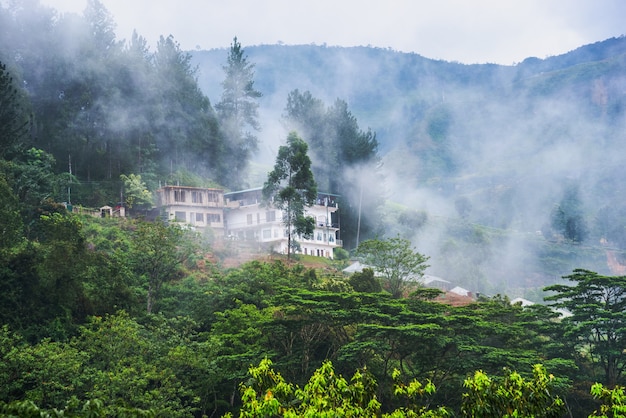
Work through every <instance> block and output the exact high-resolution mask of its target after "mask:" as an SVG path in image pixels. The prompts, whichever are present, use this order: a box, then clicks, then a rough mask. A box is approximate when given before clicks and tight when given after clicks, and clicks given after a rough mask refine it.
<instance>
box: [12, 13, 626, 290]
mask: <svg viewBox="0 0 626 418" xmlns="http://www.w3.org/2000/svg"><path fill="white" fill-rule="evenodd" d="M17 9H19V10H18V12H11V13H12V15H11V18H12V19H15V20H16V21H19V19H22V21H19V22H20V23H19V24H15V25H14V26H13V27H10V28H11V29H9V30H5V31H4V32H2V33H1V34H0V42H1V43H0V46H2V47H3V49H2V51H5V52H3V54H2V56H1V58H2V59H4V60H12V61H14V62H13V64H14V65H13V66H14V67H16V68H17V67H19V66H20V65H21V66H22V67H23V68H22V73H20V76H23V77H24V85H25V86H26V89H27V90H28V91H29V93H30V94H31V95H32V97H33V100H35V105H36V106H39V108H38V109H37V110H38V111H42V110H41V109H42V108H45V109H46V110H47V111H48V113H46V117H48V119H44V120H42V121H40V125H39V126H38V127H37V129H38V133H39V134H40V135H39V136H37V137H36V138H35V145H38V146H42V147H47V149H49V150H52V151H54V152H57V153H58V155H61V156H62V161H63V162H62V163H59V164H60V165H61V164H62V165H65V164H66V163H65V161H66V155H67V153H68V151H71V152H72V153H75V152H82V153H83V155H82V157H83V159H82V160H81V155H78V156H75V157H74V156H73V157H72V158H73V159H74V161H76V163H75V164H76V166H75V167H74V173H77V174H79V175H81V176H83V178H91V177H93V178H97V181H100V182H101V183H100V184H107V185H111V186H110V187H116V186H114V185H113V184H114V183H113V179H116V178H117V177H119V174H122V173H125V172H126V171H127V170H130V168H129V167H131V168H133V169H135V168H137V167H138V168H139V169H141V170H145V172H146V177H147V178H148V176H149V175H152V176H153V177H151V178H148V180H149V181H151V182H152V186H154V185H155V184H158V183H159V182H166V181H168V180H169V181H171V177H170V178H168V176H167V175H168V174H171V172H173V171H175V168H176V167H183V168H185V169H186V170H187V171H188V172H190V173H194V174H197V175H199V176H205V177H209V176H210V175H211V174H213V173H215V172H217V171H218V170H217V168H223V167H229V166H232V167H233V170H234V171H237V173H236V174H237V175H240V176H244V175H245V176H246V177H247V179H246V180H247V182H248V184H249V186H251V187H256V186H260V185H261V184H262V182H263V181H264V175H265V174H266V173H267V172H268V171H269V170H271V167H272V165H273V163H274V159H275V156H276V152H277V150H278V147H279V146H281V145H283V144H284V141H285V139H286V137H287V133H288V130H289V129H291V128H292V126H289V125H288V124H286V123H285V120H284V111H285V106H286V104H287V97H288V94H289V93H290V92H292V91H294V90H296V89H297V90H299V91H300V92H310V93H311V95H312V96H313V97H314V98H316V99H319V100H321V101H322V102H323V103H324V105H325V106H326V107H331V106H333V104H334V103H335V102H336V100H338V99H339V100H342V101H345V103H347V106H348V110H349V112H351V114H352V115H353V116H354V117H355V118H356V120H357V121H358V126H359V128H360V129H361V130H362V131H366V130H367V129H371V130H372V131H374V132H375V133H376V139H377V141H378V157H379V158H378V159H375V161H371V163H370V164H369V165H366V166H363V165H362V164H361V165H355V166H352V167H348V166H347V164H341V162H340V163H339V164H337V166H336V167H331V168H332V170H334V176H335V177H334V178H335V179H338V180H337V181H341V182H343V183H342V184H347V185H349V186H350V187H348V188H347V189H346V191H345V192H344V194H343V196H342V198H343V199H344V202H347V205H348V207H347V208H346V207H345V206H344V210H347V209H349V210H352V211H354V210H356V208H357V207H358V208H359V210H360V214H361V217H362V221H363V225H366V226H367V227H365V226H364V227H363V230H358V231H357V235H356V237H354V236H351V237H350V240H349V241H346V248H347V249H353V248H354V247H355V246H356V245H357V244H358V241H359V240H361V241H362V240H363V239H369V238H375V237H378V238H385V237H393V236H396V235H401V236H402V237H405V238H407V239H410V240H411V241H412V243H413V244H414V245H415V247H416V249H417V250H418V251H420V252H421V253H423V254H425V255H427V256H429V257H430V260H429V264H430V267H429V269H428V271H427V273H428V274H431V275H435V276H440V277H442V278H444V279H446V280H449V281H450V282H452V283H454V284H455V285H459V286H463V287H465V288H467V289H468V290H470V291H472V292H476V293H483V294H493V293H498V292H501V293H505V292H506V293H507V294H509V295H510V296H511V297H516V296H524V297H528V298H530V299H533V300H535V301H540V299H541V295H540V289H541V287H542V286H545V285H548V284H551V283H554V282H557V281H559V280H560V278H561V276H563V275H566V274H569V273H570V272H571V270H572V269H573V268H578V267H581V268H586V269H589V270H594V271H598V272H600V273H603V274H604V273H606V274H610V273H611V272H612V270H611V268H610V267H611V266H609V265H607V262H606V260H607V259H606V254H605V252H606V250H607V249H612V250H617V251H618V252H619V255H620V257H618V259H626V257H625V256H624V253H623V251H622V250H623V249H624V248H626V242H625V241H626V239H623V238H620V233H621V235H622V236H623V235H625V234H623V231H624V230H626V211H625V210H624V209H623V208H624V202H625V201H626V188H625V187H624V185H623V180H622V179H623V175H624V174H625V173H624V171H625V169H624V168H623V167H625V165H624V155H626V154H625V153H624V151H626V150H625V149H624V148H625V144H626V141H625V139H626V138H625V136H626V130H625V129H624V128H625V127H626V123H625V122H626V117H625V115H626V76H625V75H624V74H626V71H624V66H625V64H624V60H623V54H624V53H626V40H625V39H624V38H618V39H613V40H607V42H606V43H601V44H596V45H591V46H587V47H584V48H581V49H580V50H577V51H572V52H570V53H569V54H566V55H564V56H561V57H550V58H547V59H545V60H538V59H529V60H526V61H524V62H522V63H520V64H517V65H515V66H500V65H493V64H484V65H463V64H458V63H453V62H446V61H440V60H432V59H429V58H427V57H422V56H420V55H417V54H406V53H401V52H398V51H393V50H390V49H380V48H366V47H355V48H340V47H326V46H323V45H322V46H316V45H300V46H284V45H264V46H247V45H246V44H245V42H246V40H245V39H240V40H239V41H240V42H242V46H243V49H244V51H245V54H246V56H247V60H248V61H249V62H250V63H252V64H254V65H255V88H256V89H258V90H259V91H261V92H262V93H263V96H262V97H261V98H260V99H259V100H258V104H259V122H260V125H261V130H260V131H259V132H255V133H254V134H255V135H256V136H257V137H258V140H259V142H258V149H257V150H256V151H255V153H254V154H253V155H252V158H251V162H252V163H253V167H252V169H248V170H247V171H246V172H243V171H244V169H245V167H244V166H243V165H241V166H236V167H235V165H236V164H237V163H238V160H243V159H245V158H242V157H241V155H239V154H237V153H234V152H230V149H228V148H226V151H221V152H222V153H221V154H217V153H216V152H213V151H214V149H220V147H219V146H217V145H216V144H215V141H216V138H217V135H213V134H214V131H215V130H216V129H217V128H215V127H214V126H213V125H212V124H214V123H215V115H214V113H213V107H214V106H215V104H216V103H218V102H219V101H220V99H221V92H222V85H221V83H222V81H223V80H224V77H225V74H224V71H223V68H222V67H223V66H224V65H225V63H226V59H227V56H228V50H227V49H219V50H211V51H193V52H190V54H191V55H190V59H191V61H189V62H187V61H186V60H185V59H184V58H181V57H185V55H184V54H181V55H178V53H179V52H181V53H182V52H184V51H180V50H179V49H178V46H177V44H176V41H175V39H172V38H161V42H160V43H159V44H158V45H160V47H163V50H162V51H159V50H157V51H149V50H148V49H147V47H145V45H146V44H145V40H143V41H142V39H141V38H135V39H133V40H132V41H131V42H121V41H116V40H115V39H114V35H112V33H111V32H110V30H112V29H113V27H114V25H110V23H111V22H108V23H107V19H106V16H105V17H104V18H101V19H95V20H94V22H95V23H97V24H98V25H100V26H98V25H95V26H93V25H92V26H86V25H85V22H84V21H82V20H81V19H80V18H79V17H78V16H75V15H65V16H63V17H62V18H60V17H58V16H56V15H54V13H52V12H50V11H45V10H40V9H34V11H33V10H29V9H27V8H24V7H22V8H21V9H20V8H19V7H17ZM30 13H32V16H31V15H30ZM7 16H8V14H6V13H5V15H4V16H0V17H3V18H5V19H7ZM9 20H10V19H9ZM7 21H8V20H7ZM41 21H45V22H47V26H46V25H42V24H40V23H38V22H41ZM33 22H34V23H33ZM94 22H92V24H93V23H94ZM107 25H109V26H107ZM7 27H9V26H5V28H7ZM34 27H42V28H44V29H45V31H42V32H37V31H34V30H32V28H34ZM29 28H30V30H29ZM18 29H19V30H18ZM96 29H97V30H96ZM29 32H30V33H29ZM110 36H113V38H110ZM99 42H100V43H99ZM166 47H167V48H166ZM98 48H101V49H98ZM6 51H8V52H6ZM122 51H123V52H122ZM154 53H157V54H154ZM124 54H126V55H124ZM132 54H135V55H136V58H138V59H136V60H130V59H129V60H128V61H123V59H122V58H120V57H124V59H127V58H128V57H129V56H132ZM620 57H622V58H621V59H620ZM167 58H172V61H171V62H167V61H166V60H167ZM64 60H65V61H64ZM57 62H59V63H60V64H62V65H58V66H57V65H53V64H57ZM129 62H130V63H132V64H129ZM111 63H113V64H111ZM144 65H146V66H148V67H149V68H150V69H149V70H147V69H146V68H143V67H142V66H144ZM196 67H197V71H195V72H194V71H192V70H191V69H192V68H196ZM176 70H178V71H176ZM187 73H192V75H193V77H197V86H198V87H199V88H200V91H198V90H197V88H196V80H194V79H193V77H188V76H189V74H187ZM181 74H183V75H185V77H180V76H181ZM147 75H149V76H147ZM55 77H56V78H55ZM177 77H180V78H182V80H181V79H179V78H177ZM50 79H58V80H62V81H63V82H59V83H57V85H48V84H46V83H47V82H49V80H50ZM120 80H122V81H123V82H120ZM111 86H113V87H111ZM181 86H183V87H184V88H185V90H184V92H183V93H184V94H180V95H179V93H180V91H179V90H180V88H181ZM179 96H180V97H179ZM159 106H161V107H159ZM67 114H72V115H73V116H72V118H70V119H69V122H68V123H67V126H62V127H58V126H55V123H56V121H57V119H59V118H60V117H62V116H65V115H67ZM190 115H192V116H193V117H192V116H190ZM64 121H65V120H64ZM301 128H302V129H303V130H305V129H306V127H301ZM47 135H48V136H47ZM53 141H57V142H53ZM129 143H132V145H133V146H132V147H130V146H128V144H129ZM147 145H150V146H151V147H152V148H150V146H147ZM218 145H220V146H221V145H224V144H218ZM227 145H228V144H227ZM191 147H193V149H194V151H193V152H192V151H188V149H190V148H191ZM77 150H78V151H77ZM197 150H199V151H197ZM195 151H197V152H195ZM323 151H324V152H322V151H320V150H317V151H312V152H311V158H312V160H313V163H314V166H317V167H323V166H324V164H328V155H329V154H327V152H328V153H332V152H333V151H334V150H323ZM157 154H158V155H159V157H158V158H161V161H160V163H161V165H162V167H161V168H160V171H159V170H157V169H154V170H152V171H150V170H149V169H148V168H147V167H144V166H143V165H142V164H144V162H145V161H147V160H148V158H152V157H154V156H155V155H157ZM154 158H156V157H154ZM98 159H108V162H109V164H108V165H107V166H106V169H104V168H102V167H105V165H102V167H101V169H102V170H106V171H107V172H106V173H104V172H103V173H96V172H94V171H95V168H93V167H91V165H92V164H91V162H92V161H95V160H98ZM137 160H140V162H139V163H138V162H137ZM165 160H167V161H165ZM163 167H165V169H164V168H163ZM167 167H172V168H171V169H170V170H169V171H171V172H170V173H168V172H167V171H168V170H167ZM216 167H217V168H216ZM238 170H239V171H238ZM240 171H241V172H240ZM148 173H150V174H148ZM98 176H100V177H98ZM212 180H214V181H215V182H216V183H217V184H219V183H220V181H221V182H223V181H224V178H219V179H212ZM107 181H109V182H110V183H106V182H107ZM332 183H333V182H327V184H332ZM325 184H326V183H325ZM107 187H109V186H107ZM321 190H322V189H321ZM322 191H324V192H328V193H336V192H337V191H336V190H322ZM559 216H560V218H559ZM351 222H353V223H354V222H356V221H355V219H354V218H352V219H351ZM599 224H603V225H605V226H606V225H608V227H605V228H604V229H601V228H599V227H598V225H599ZM350 227H351V228H352V229H353V230H356V228H357V226H356V225H350ZM620 231H621V232H620ZM357 237H358V238H357Z"/></svg>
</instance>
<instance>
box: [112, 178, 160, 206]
mask: <svg viewBox="0 0 626 418" xmlns="http://www.w3.org/2000/svg"><path fill="white" fill-rule="evenodd" d="M120 179H121V180H122V182H123V183H124V203H125V204H126V206H128V207H129V208H131V209H132V208H133V207H139V208H141V207H146V208H150V207H152V193H150V191H148V189H147V188H146V185H145V183H144V182H143V181H142V180H141V176H140V175H139V174H132V173H131V174H130V175H128V176H126V175H125V174H122V175H120Z"/></svg>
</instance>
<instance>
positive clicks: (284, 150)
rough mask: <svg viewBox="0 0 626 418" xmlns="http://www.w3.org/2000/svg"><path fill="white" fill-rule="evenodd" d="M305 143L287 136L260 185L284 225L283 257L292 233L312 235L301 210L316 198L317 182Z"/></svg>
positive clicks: (308, 220)
mask: <svg viewBox="0 0 626 418" xmlns="http://www.w3.org/2000/svg"><path fill="white" fill-rule="evenodd" d="M308 148H309V147H308V145H307V144H306V142H304V141H303V140H302V138H300V137H299V136H298V134H297V133H296V132H293V131H292V132H290V133H289V135H288V136H287V145H283V146H281V147H280V148H279V149H278V155H277V157H276V164H275V165H274V169H273V170H272V171H271V172H270V173H269V174H268V176H267V181H266V182H265V184H264V185H263V200H264V201H265V204H268V205H271V206H273V207H275V208H277V209H280V210H281V211H282V212H283V222H284V224H285V226H286V227H287V258H290V257H291V250H292V246H293V244H294V240H293V235H294V234H297V235H301V236H303V237H305V238H310V237H311V236H313V231H314V230H315V219H313V217H311V216H306V215H305V209H306V207H308V206H312V205H313V204H314V203H315V199H316V198H317V184H316V183H315V178H314V177H313V172H312V171H311V159H310V158H309V156H308V155H307V150H308Z"/></svg>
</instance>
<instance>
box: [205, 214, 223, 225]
mask: <svg viewBox="0 0 626 418" xmlns="http://www.w3.org/2000/svg"><path fill="white" fill-rule="evenodd" d="M206 220H207V222H209V223H220V222H221V220H222V217H221V216H220V214H219V213H207V214H206Z"/></svg>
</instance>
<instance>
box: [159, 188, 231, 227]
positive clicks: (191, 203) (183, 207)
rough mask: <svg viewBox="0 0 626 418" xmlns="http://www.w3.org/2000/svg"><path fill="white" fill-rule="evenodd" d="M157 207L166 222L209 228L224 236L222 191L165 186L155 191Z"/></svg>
mask: <svg viewBox="0 0 626 418" xmlns="http://www.w3.org/2000/svg"><path fill="white" fill-rule="evenodd" d="M157 207H158V208H159V209H160V211H161V213H162V215H163V216H164V217H165V218H166V219H167V220H168V221H177V222H184V223H186V224H188V225H192V226H195V227H199V228H204V227H211V228H213V229H214V230H215V232H216V235H217V236H223V235H224V190H221V189H206V188H201V187H186V186H165V187H161V188H160V189H158V190H157Z"/></svg>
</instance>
